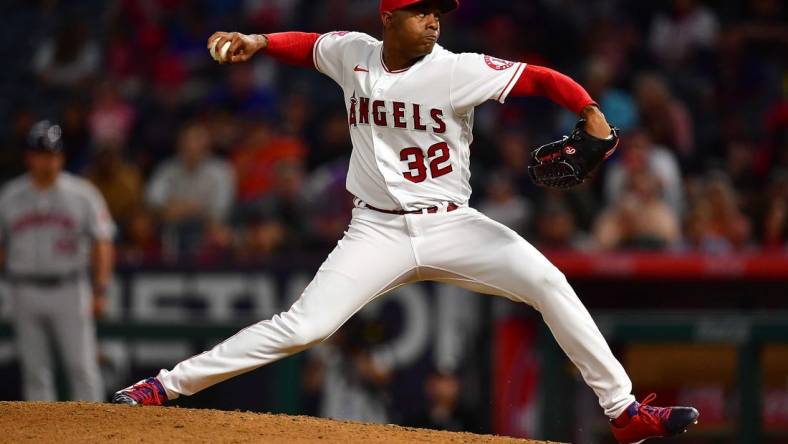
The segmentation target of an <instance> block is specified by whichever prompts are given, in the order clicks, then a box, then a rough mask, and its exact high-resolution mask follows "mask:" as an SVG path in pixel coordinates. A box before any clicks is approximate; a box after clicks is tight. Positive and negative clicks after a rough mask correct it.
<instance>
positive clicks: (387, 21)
mask: <svg viewBox="0 0 788 444" xmlns="http://www.w3.org/2000/svg"><path fill="white" fill-rule="evenodd" d="M393 20H394V14H392V13H391V12H384V13H382V14H380V21H381V22H383V27H384V28H388V27H389V26H391V22H392V21H393Z"/></svg>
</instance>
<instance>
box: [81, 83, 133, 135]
mask: <svg viewBox="0 0 788 444" xmlns="http://www.w3.org/2000/svg"><path fill="white" fill-rule="evenodd" d="M134 119H135V111H134V108H133V107H132V106H131V105H130V104H129V103H127V102H126V101H125V100H124V99H123V97H122V96H121V95H120V91H118V89H117V88H116V87H115V86H114V85H113V84H112V83H110V82H104V83H103V84H101V85H99V86H98V87H97V88H96V91H95V94H94V99H93V106H92V108H91V110H90V115H89V117H88V128H89V129H90V135H91V137H92V138H93V140H94V141H96V142H98V143H100V144H101V143H109V144H120V145H125V144H126V142H127V141H128V140H129V134H130V132H131V129H132V127H133V125H134Z"/></svg>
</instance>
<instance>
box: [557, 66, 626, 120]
mask: <svg viewBox="0 0 788 444" xmlns="http://www.w3.org/2000/svg"><path fill="white" fill-rule="evenodd" d="M615 75H616V73H615V72H614V71H613V67H612V66H611V65H610V63H608V62H607V61H606V60H605V59H604V58H602V57H594V58H592V59H591V60H590V61H589V62H588V66H587V67H586V72H585V82H584V83H583V86H585V88H586V89H587V90H588V93H589V94H590V95H591V97H594V98H596V100H597V101H598V102H599V106H600V107H601V108H602V109H603V110H605V117H606V118H607V119H608V121H610V122H612V123H613V124H614V125H615V126H616V127H618V129H620V130H621V131H622V132H627V131H630V130H632V129H633V128H634V127H635V126H636V125H637V124H638V111H637V106H635V100H634V99H633V98H632V94H630V92H629V91H626V90H623V89H620V88H616V87H615V86H614V84H613V82H614V81H615ZM561 118H562V124H561V126H562V128H563V129H564V131H567V132H568V131H571V130H572V129H573V128H574V126H575V123H576V122H577V116H576V115H574V114H573V113H572V112H570V111H567V110H562V112H561Z"/></svg>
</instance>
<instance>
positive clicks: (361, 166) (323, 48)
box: [314, 32, 525, 210]
mask: <svg viewBox="0 0 788 444" xmlns="http://www.w3.org/2000/svg"><path fill="white" fill-rule="evenodd" d="M382 53H383V43H382V42H381V41H379V40H377V39H374V38H372V37H370V36H369V35H367V34H363V33H359V32H334V33H329V34H324V35H322V36H321V37H320V38H319V39H318V41H317V43H316V44H315V49H314V62H315V66H316V67H317V69H318V70H319V71H320V72H322V73H323V74H326V75H327V76H329V77H331V78H332V79H333V80H334V81H335V82H337V83H338V84H339V85H340V86H341V87H342V89H343V91H344V96H345V104H346V106H347V110H348V121H349V124H350V136H351V139H352V141H353V154H352V156H351V159H350V170H349V173H348V178H347V189H348V191H350V192H351V193H352V194H353V195H355V196H356V197H358V198H360V199H361V200H363V201H364V202H365V203H367V204H370V205H372V206H374V207H377V208H382V209H404V210H417V209H423V208H428V207H433V206H439V205H441V204H442V203H445V202H453V203H455V204H458V205H464V204H466V203H467V202H468V199H469V198H470V195H471V186H470V176H471V172H470V148H469V146H470V144H471V142H472V141H473V134H472V130H473V110H474V107H476V106H478V105H480V104H482V103H483V102H485V101H487V100H497V101H499V102H501V103H503V102H504V101H505V100H506V97H507V95H508V94H509V92H510V91H511V90H512V88H513V87H514V85H515V83H516V82H517V80H518V79H519V77H520V75H522V73H523V70H524V69H525V64H524V63H513V62H508V61H505V60H501V59H497V58H494V57H490V56H485V55H482V54H470V53H465V54H454V53H452V52H450V51H447V50H446V49H444V48H442V47H441V46H439V45H436V46H435V48H434V50H433V51H432V53H431V54H429V55H427V56H426V57H424V58H423V59H422V60H421V61H419V62H418V63H416V64H415V65H413V66H412V67H410V68H409V69H405V70H401V71H390V70H389V69H388V68H387V67H386V66H385V64H384V62H383V57H382Z"/></svg>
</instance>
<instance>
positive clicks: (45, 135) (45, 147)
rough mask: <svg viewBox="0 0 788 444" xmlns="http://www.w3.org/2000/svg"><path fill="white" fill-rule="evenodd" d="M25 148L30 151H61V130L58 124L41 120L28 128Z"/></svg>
mask: <svg viewBox="0 0 788 444" xmlns="http://www.w3.org/2000/svg"><path fill="white" fill-rule="evenodd" d="M27 148H28V149H29V150H31V151H40V152H48V153H60V152H62V151H63V130H62V129H61V128H60V125H56V124H53V123H52V122H50V121H49V120H42V121H40V122H38V123H36V124H35V125H33V127H32V128H31V129H30V134H29V135H28V136H27Z"/></svg>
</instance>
